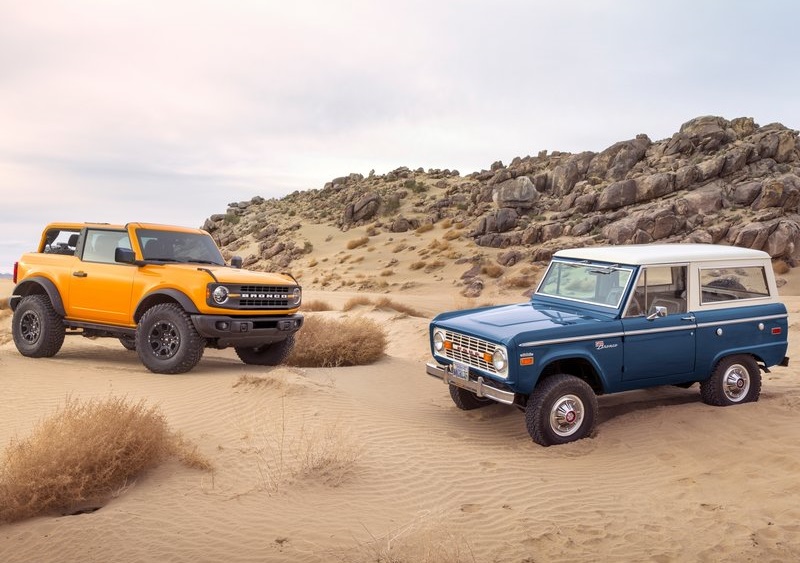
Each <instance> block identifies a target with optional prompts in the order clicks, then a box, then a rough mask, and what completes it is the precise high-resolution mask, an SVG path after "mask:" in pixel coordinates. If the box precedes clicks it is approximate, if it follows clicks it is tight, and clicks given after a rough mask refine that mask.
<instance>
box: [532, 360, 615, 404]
mask: <svg viewBox="0 0 800 563" xmlns="http://www.w3.org/2000/svg"><path fill="white" fill-rule="evenodd" d="M559 373H563V374H566V375H573V376H575V377H577V378H578V379H582V380H583V381H585V382H586V383H587V384H589V387H591V388H592V391H594V393H595V395H602V394H603V393H605V385H604V382H603V378H602V377H601V375H600V370H599V368H598V367H597V366H596V365H595V364H594V362H592V361H591V360H590V359H589V358H586V357H583V356H567V357H563V358H554V359H553V360H551V361H550V362H548V364H547V365H546V366H545V367H544V368H543V369H542V371H541V374H540V375H539V380H538V381H537V385H538V384H539V383H541V382H542V381H544V380H545V379H547V378H548V377H550V376H552V375H556V374H559Z"/></svg>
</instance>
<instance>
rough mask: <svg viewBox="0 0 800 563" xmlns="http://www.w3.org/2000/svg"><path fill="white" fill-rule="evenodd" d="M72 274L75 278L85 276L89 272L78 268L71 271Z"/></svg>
mask: <svg viewBox="0 0 800 563" xmlns="http://www.w3.org/2000/svg"><path fill="white" fill-rule="evenodd" d="M72 275H73V276H75V277H76V278H85V277H86V276H88V275H89V274H87V273H86V272H84V271H82V270H78V271H77V272H72Z"/></svg>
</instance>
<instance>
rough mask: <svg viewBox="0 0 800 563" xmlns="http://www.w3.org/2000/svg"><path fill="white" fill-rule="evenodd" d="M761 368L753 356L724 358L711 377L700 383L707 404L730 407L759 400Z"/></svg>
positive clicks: (701, 392) (701, 395) (702, 395)
mask: <svg viewBox="0 0 800 563" xmlns="http://www.w3.org/2000/svg"><path fill="white" fill-rule="evenodd" d="M760 394H761V370H760V369H759V367H758V364H757V363H756V361H755V359H754V358H753V356H747V355H744V354H742V355H737V356H728V357H727V358H722V359H721V360H720V361H719V363H718V364H717V366H716V367H715V368H714V373H712V374H711V377H709V378H708V379H706V380H705V381H703V382H701V383H700V397H702V399H703V402H704V403H706V404H707V405H714V406H716V407H728V406H730V405H739V404H741V403H752V402H755V401H758V396H759V395H760Z"/></svg>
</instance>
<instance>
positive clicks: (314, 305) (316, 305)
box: [302, 299, 333, 312]
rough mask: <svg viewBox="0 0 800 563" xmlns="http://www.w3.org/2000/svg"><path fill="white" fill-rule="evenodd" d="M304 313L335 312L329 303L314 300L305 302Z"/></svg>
mask: <svg viewBox="0 0 800 563" xmlns="http://www.w3.org/2000/svg"><path fill="white" fill-rule="evenodd" d="M302 309H303V311H309V312H313V311H333V306H332V305H331V304H330V303H328V302H327V301H322V300H320V299H312V300H311V301H304V302H303V306H302Z"/></svg>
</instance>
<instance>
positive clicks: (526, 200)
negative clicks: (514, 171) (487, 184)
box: [492, 176, 540, 209]
mask: <svg viewBox="0 0 800 563" xmlns="http://www.w3.org/2000/svg"><path fill="white" fill-rule="evenodd" d="M539 196H540V194H539V192H538V191H536V188H535V187H534V185H533V182H531V180H530V178H528V177H527V176H519V177H517V178H512V179H511V180H506V181H505V182H502V183H500V184H498V185H497V186H495V188H494V193H493V195H492V199H493V201H494V203H495V205H497V207H500V208H502V207H517V208H520V209H530V208H532V207H533V206H534V205H535V204H536V201H537V200H538V199H539Z"/></svg>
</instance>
